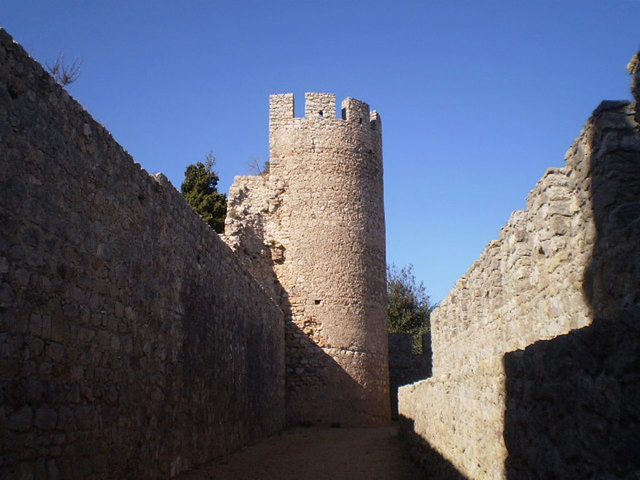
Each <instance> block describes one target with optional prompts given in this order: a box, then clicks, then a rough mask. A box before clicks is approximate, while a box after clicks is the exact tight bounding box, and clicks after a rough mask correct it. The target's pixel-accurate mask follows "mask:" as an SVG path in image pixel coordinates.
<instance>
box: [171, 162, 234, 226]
mask: <svg viewBox="0 0 640 480" xmlns="http://www.w3.org/2000/svg"><path fill="white" fill-rule="evenodd" d="M215 163H216V159H215V157H214V156H213V154H212V153H208V154H207V155H206V157H205V161H204V163H203V162H198V163H196V164H195V165H189V166H188V167H187V169H186V171H185V173H184V182H182V187H181V190H182V195H183V196H184V198H185V199H186V200H187V202H189V205H191V207H192V208H193V209H194V210H195V211H196V212H198V213H199V214H200V216H202V219H203V220H204V221H205V222H207V224H209V226H211V228H213V229H214V230H215V231H216V232H218V233H224V219H225V217H226V215H227V196H226V195H225V194H224V193H219V192H218V188H217V187H218V181H219V178H218V174H217V173H216V172H215V171H214V170H213V166H214V165H215Z"/></svg>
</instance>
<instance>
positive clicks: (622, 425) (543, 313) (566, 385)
mask: <svg viewBox="0 0 640 480" xmlns="http://www.w3.org/2000/svg"><path fill="white" fill-rule="evenodd" d="M637 62H638V56H636V57H634V60H633V61H632V62H631V63H630V66H629V71H630V73H632V75H633V84H632V85H633V94H634V95H635V102H626V101H622V102H603V103H602V104H601V105H600V106H599V107H598V108H597V109H596V110H595V111H594V113H593V116H592V117H591V118H590V119H589V120H588V121H587V124H586V126H585V127H584V129H583V130H582V133H581V134H580V136H579V137H578V139H577V140H576V142H575V143H574V144H573V146H572V147H571V148H570V149H569V151H568V152H567V155H566V158H565V160H566V164H565V166H564V167H562V168H552V169H549V170H548V171H547V172H546V174H545V175H544V177H543V178H542V179H541V180H540V182H539V183H538V184H537V185H536V187H535V188H534V189H533V191H532V192H531V193H530V194H529V197H528V199H527V208H526V210H524V211H518V212H515V213H514V214H513V216H512V217H511V219H510V220H509V222H508V223H507V224H506V226H505V227H504V228H503V229H502V231H501V233H500V238H499V239H498V240H495V241H492V242H491V243H489V245H488V246H487V248H486V249H485V251H484V252H483V253H482V255H481V256H480V259H479V260H478V261H477V262H475V263H474V264H473V265H472V266H471V267H470V269H469V270H468V272H467V273H466V274H465V275H464V276H463V277H462V278H461V279H460V280H459V281H458V282H457V284H456V285H455V287H454V288H453V290H452V291H451V292H450V293H449V294H448V296H447V297H446V298H445V300H443V302H442V303H441V304H440V306H439V307H438V308H437V309H436V310H435V311H434V312H433V314H432V317H431V319H432V320H431V322H432V323H431V325H432V342H433V355H434V358H433V378H431V379H428V380H425V381H422V382H418V383H415V384H413V385H411V386H407V387H403V388H401V389H400V399H399V402H400V415H402V416H404V417H405V425H406V427H407V429H408V430H409V432H408V433H409V435H410V436H411V437H412V438H413V439H414V440H415V441H416V444H417V445H418V448H417V449H416V452H418V456H419V457H420V458H421V459H422V460H423V462H424V465H425V466H427V467H428V469H430V470H431V471H432V472H433V474H434V475H437V476H438V478H450V477H451V478H470V479H483V480H486V479H522V478H544V479H549V478H558V479H583V478H608V479H622V478H638V476H639V475H640V455H639V453H640V450H639V449H638V448H639V447H638V446H639V445H640V407H639V405H640V355H639V352H640V125H639V124H638V120H637V119H638V103H639V101H640V98H639V97H640V92H639V91H638V88H637V85H638V63H637Z"/></svg>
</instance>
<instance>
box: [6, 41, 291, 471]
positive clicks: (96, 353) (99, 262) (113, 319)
mask: <svg viewBox="0 0 640 480" xmlns="http://www.w3.org/2000/svg"><path fill="white" fill-rule="evenodd" d="M0 158H1V161H0V192H2V199H1V200H0V225H2V228H1V235H0V332H1V333H0V352H1V353H2V355H1V359H0V439H1V440H0V441H1V446H2V448H1V451H2V453H1V455H2V459H1V460H0V478H85V479H107V478H140V479H145V478H169V477H170V476H171V475H176V474H178V473H180V471H182V470H184V469H186V468H189V467H192V466H194V465H196V464H197V463H198V462H205V461H207V460H208V459H210V458H212V457H215V456H220V455H223V454H226V453H227V452H228V451H229V450H230V449H234V448H237V447H238V446H240V445H243V444H245V443H247V442H250V441H252V440H254V439H256V438H258V437H261V436H264V435H267V434H273V433H276V432H277V431H278V430H280V429H281V428H282V427H283V426H284V421H285V412H284V399H285V395H284V386H285V384H284V380H285V378H284V371H285V367H284V325H283V315H282V312H281V310H280V309H279V308H278V307H277V306H276V305H275V304H274V303H273V301H272V300H271V299H270V298H269V297H268V295H266V294H265V293H264V291H263V289H262V288H261V287H260V285H259V284H258V283H257V282H256V281H255V279H254V278H253V277H252V276H251V275H250V274H249V273H248V272H247V271H246V269H245V268H244V267H243V265H242V264H241V263H240V262H239V260H238V259H237V257H236V256H235V255H234V254H233V253H232V252H231V251H230V249H229V248H228V247H227V246H226V245H225V244H224V243H223V242H222V241H221V240H220V239H219V238H218V236H217V235H216V234H215V232H213V231H212V230H211V229H210V228H209V227H208V226H207V225H206V224H204V223H203V222H202V220H201V219H200V217H199V216H198V215H197V214H195V213H194V212H193V211H192V210H191V209H190V207H189V206H188V205H187V204H186V203H185V202H184V200H183V198H182V197H181V195H180V194H179V193H178V192H177V191H176V190H175V189H173V188H172V187H171V186H170V185H169V184H167V182H166V181H164V179H163V178H161V177H160V178H156V179H155V180H154V178H152V177H150V176H149V175H148V174H147V173H146V172H145V171H144V170H142V169H141V168H140V166H139V165H137V164H135V163H134V162H133V160H132V159H131V157H129V155H128V154H127V153H126V152H125V151H124V150H123V149H122V148H121V147H120V146H119V145H118V144H117V143H116V142H115V141H114V140H113V138H112V137H111V136H110V135H109V133H108V132H107V131H106V130H105V129H104V128H103V127H102V126H101V125H99V124H98V123H96V122H95V121H94V120H93V119H92V118H91V117H90V116H89V114H88V113H87V112H86V111H84V110H83V109H82V107H81V106H80V105H78V104H77V103H76V102H75V101H74V100H73V99H72V98H71V97H70V96H69V95H68V94H67V93H66V92H65V91H64V90H63V89H62V88H60V87H59V86H58V85H57V84H56V83H55V81H54V80H53V79H52V78H51V76H50V75H49V74H47V73H46V72H45V71H44V69H42V68H41V67H40V66H39V65H38V64H36V63H35V62H34V61H33V60H31V59H30V58H28V56H27V55H26V53H25V52H24V50H23V49H22V48H21V47H20V46H19V45H17V44H15V43H14V42H13V41H12V39H11V38H10V37H9V35H7V33H6V32H4V31H3V30H0Z"/></svg>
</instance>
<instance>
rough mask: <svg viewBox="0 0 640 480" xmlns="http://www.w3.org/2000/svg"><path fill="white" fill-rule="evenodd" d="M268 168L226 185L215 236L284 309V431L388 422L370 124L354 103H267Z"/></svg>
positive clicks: (311, 96) (377, 190)
mask: <svg viewBox="0 0 640 480" xmlns="http://www.w3.org/2000/svg"><path fill="white" fill-rule="evenodd" d="M269 143H270V169H269V172H268V174H267V173H265V174H263V175H261V176H258V177H237V178H236V181H235V182H234V186H233V187H232V189H231V192H230V198H229V214H228V220H227V225H226V233H227V235H228V240H229V243H230V244H231V245H232V247H234V248H235V249H236V251H238V252H239V253H242V254H244V255H245V258H246V261H247V263H249V264H253V265H249V266H250V268H252V270H253V271H254V274H256V276H257V277H258V278H259V279H260V280H261V281H262V283H263V285H265V288H266V289H267V290H268V291H270V293H271V294H272V295H273V296H274V298H276V300H277V301H278V302H279V304H280V305H281V307H282V309H283V311H284V312H285V317H286V319H285V321H286V365H287V412H288V423H289V424H290V425H295V424H317V425H332V424H340V425H377V424H385V423H387V422H389V419H390V406H389V385H388V356H387V326H386V322H387V318H386V270H385V269H386V263H385V262H386V260H385V225H384V205H383V182H382V136H381V121H380V117H379V116H378V114H377V113H376V112H371V113H370V112H369V106H368V105H367V104H365V103H363V102H360V101H358V100H355V99H351V98H347V99H346V100H344V101H343V102H342V112H341V118H337V117H336V103H335V96H334V95H332V94H326V93H307V94H306V105H305V117H304V118H295V115H294V97H293V95H292V94H284V95H272V96H271V97H270V114H269Z"/></svg>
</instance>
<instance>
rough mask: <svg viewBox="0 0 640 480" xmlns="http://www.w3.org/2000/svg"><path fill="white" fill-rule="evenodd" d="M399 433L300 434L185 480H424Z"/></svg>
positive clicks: (338, 430)
mask: <svg viewBox="0 0 640 480" xmlns="http://www.w3.org/2000/svg"><path fill="white" fill-rule="evenodd" d="M425 478H426V477H425V476H424V474H423V473H421V471H420V470H419V469H418V467H416V466H415V465H414V464H413V463H412V462H411V460H410V459H409V457H408V455H407V453H406V451H405V449H404V445H403V444H402V443H401V441H400V440H399V439H398V436H397V427H395V426H393V427H379V428H330V429H324V428H322V429H321V428H297V429H293V430H288V431H286V432H285V433H283V434H282V435H279V436H277V437H271V438H268V439H265V440H262V441H260V442H258V443H257V444H255V445H252V446H249V447H245V448H244V449H242V450H241V451H239V452H237V453H235V454H232V455H231V456H229V457H228V458H226V459H224V460H217V461H214V462H211V463H209V464H207V465H205V466H203V467H201V468H200V469H198V470H196V471H193V472H190V473H189V474H186V475H182V476H180V477H179V479H180V480H306V479H311V480H341V479H345V480H346V479H348V480H422V479H425Z"/></svg>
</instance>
